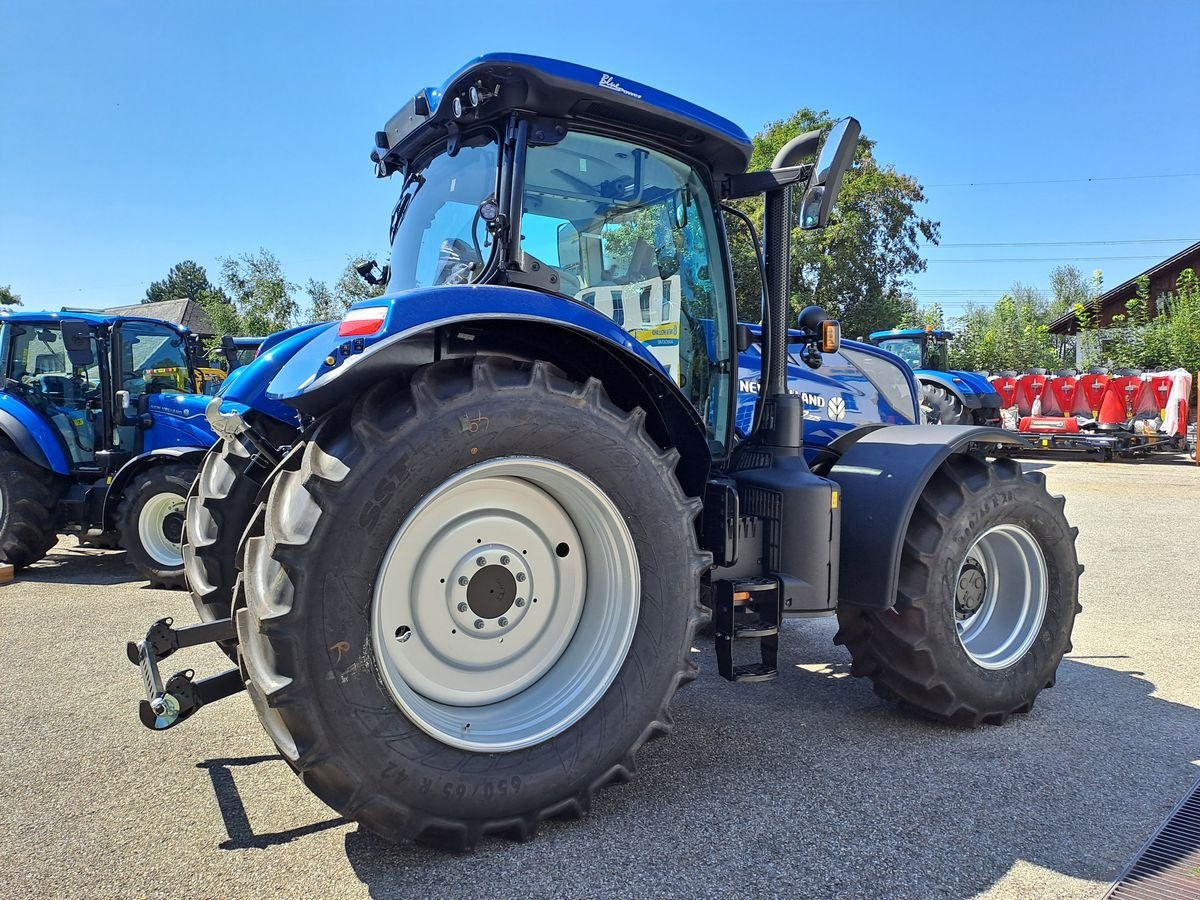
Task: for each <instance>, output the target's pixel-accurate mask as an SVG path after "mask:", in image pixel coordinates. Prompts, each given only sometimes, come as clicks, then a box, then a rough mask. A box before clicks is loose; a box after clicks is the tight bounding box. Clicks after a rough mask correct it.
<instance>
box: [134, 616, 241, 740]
mask: <svg viewBox="0 0 1200 900" xmlns="http://www.w3.org/2000/svg"><path fill="white" fill-rule="evenodd" d="M236 636H237V631H236V629H235V627H234V624H233V620H232V619H217V620H216V621H215V622H205V623H203V624H200V625H185V626H183V627H182V628H174V627H173V620H171V619H170V618H167V619H159V620H158V621H157V622H155V623H154V624H153V625H151V626H150V629H149V630H148V631H147V632H146V637H145V638H143V639H142V640H140V641H129V642H128V643H127V644H126V645H125V655H126V656H128V657H129V661H130V662H131V663H133V664H134V665H135V666H137V667H138V668H140V669H141V670H142V682H143V683H144V684H145V687H146V699H145V700H142V701H139V703H138V718H139V719H141V722H142V724H143V725H145V726H146V727H147V728H149V729H150V730H152V731H164V730H166V729H167V728H171V727H172V726H174V725H178V724H179V723H180V722H182V721H183V720H184V719H187V718H189V717H190V716H191V715H192V714H193V713H195V712H196V710H198V709H199V708H200V707H202V706H204V705H205V704H208V703H212V702H214V701H216V700H221V699H223V698H224V697H228V696H231V695H232V694H236V693H238V692H239V691H242V690H245V687H246V686H245V684H244V683H243V681H242V674H241V672H240V671H239V670H238V669H237V667H236V666H235V667H233V668H230V669H227V670H226V671H224V672H222V673H221V674H219V675H213V676H211V677H209V678H202V679H200V680H199V681H196V680H195V677H196V673H195V671H193V670H192V669H184V670H183V671H181V672H176V673H175V674H174V675H172V676H171V677H170V678H169V679H167V682H166V684H165V685H164V684H163V680H162V675H161V674H160V673H159V670H158V664H159V663H160V662H162V661H163V660H164V659H166V658H167V657H168V656H170V655H171V654H172V653H174V652H175V651H176V650H179V649H181V648H183V647H195V646H198V645H200V644H210V643H215V642H217V641H228V640H233V639H234V638H235V637H236Z"/></svg>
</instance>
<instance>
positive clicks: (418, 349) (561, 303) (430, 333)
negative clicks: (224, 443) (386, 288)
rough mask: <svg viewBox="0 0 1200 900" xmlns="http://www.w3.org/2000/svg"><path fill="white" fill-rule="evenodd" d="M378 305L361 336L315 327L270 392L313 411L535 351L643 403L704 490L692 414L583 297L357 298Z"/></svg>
mask: <svg viewBox="0 0 1200 900" xmlns="http://www.w3.org/2000/svg"><path fill="white" fill-rule="evenodd" d="M378 307H383V308H384V309H385V310H386V313H385V315H386V318H385V320H384V324H383V327H382V328H381V329H380V330H379V331H378V332H377V333H376V334H373V335H370V336H363V337H360V338H357V339H356V338H355V337H353V336H351V337H345V336H339V335H338V326H337V325H336V324H335V325H330V326H327V327H324V328H321V329H319V330H317V331H316V332H314V334H313V337H312V339H311V340H309V341H308V342H307V343H305V344H304V346H302V347H299V348H298V349H297V351H296V353H295V355H294V356H293V358H292V359H291V360H290V361H288V362H287V363H286V364H285V365H284V366H283V367H282V368H281V369H280V371H279V373H278V375H276V377H275V378H274V379H272V381H271V383H270V385H269V387H268V388H267V395H268V396H269V397H271V398H272V399H274V400H277V401H279V402H285V403H287V404H288V405H289V406H293V407H295V408H296V409H298V410H299V411H300V412H302V413H304V414H306V415H313V416H319V415H321V414H323V413H325V412H327V411H328V410H330V409H332V408H333V407H335V406H337V405H338V404H339V403H341V402H342V401H343V400H344V399H345V398H347V397H354V396H357V395H359V394H360V393H361V392H362V391H363V390H365V389H366V387H368V386H369V385H371V384H373V383H375V382H377V381H379V380H381V379H385V378H390V377H395V376H396V375H398V374H401V373H403V372H404V371H406V370H409V369H412V368H414V367H416V366H420V365H427V364H429V363H432V362H434V361H436V360H438V359H443V358H446V357H447V356H470V355H480V356H483V355H498V356H509V357H512V358H515V359H523V360H533V359H541V360H544V361H546V362H550V363H553V364H554V365H556V366H558V367H559V368H560V369H562V370H563V371H564V372H565V373H566V374H567V375H568V376H569V377H571V378H574V379H576V380H579V381H583V380H586V379H587V378H589V377H595V378H597V379H598V380H600V381H601V382H603V384H604V386H605V389H606V390H607V391H608V393H609V396H610V397H611V398H612V399H613V401H614V402H616V403H617V404H618V405H620V406H622V407H623V408H625V409H631V408H633V407H634V406H638V407H641V408H642V409H644V410H645V411H646V413H647V422H646V428H647V430H648V432H649V434H650V436H651V437H652V438H653V439H654V440H655V441H656V442H658V443H659V444H660V446H663V447H667V446H673V447H676V448H677V449H678V450H679V452H680V455H681V457H682V458H683V460H682V462H681V463H680V466H679V468H678V469H677V474H678V476H679V478H680V483H681V484H682V485H683V488H684V490H685V491H687V492H688V493H689V494H692V495H698V494H700V493H702V492H703V487H704V482H705V480H706V478H707V473H708V469H709V466H710V464H711V461H712V457H711V451H710V447H709V443H708V438H707V431H706V428H705V424H704V422H703V420H702V419H701V418H700V415H699V413H698V412H697V411H696V409H695V408H694V407H693V406H692V405H691V403H690V402H689V401H688V400H687V398H686V397H685V396H684V395H683V393H682V391H680V389H679V387H678V386H677V385H676V383H675V382H674V380H673V379H672V378H671V376H670V375H668V374H667V372H666V370H665V369H664V368H663V366H662V365H661V364H660V363H659V361H658V360H657V359H656V358H655V357H654V355H653V354H652V353H651V352H650V351H649V350H648V349H647V348H646V347H645V346H643V345H642V344H641V343H639V342H638V341H636V340H635V339H634V338H633V337H632V336H631V335H630V334H629V333H628V332H627V331H625V329H624V328H622V327H621V326H620V325H617V324H616V323H615V322H613V321H612V320H611V319H609V318H608V317H607V316H604V315H601V314H600V313H598V312H596V311H595V310H593V309H591V308H590V307H588V306H585V305H583V304H581V303H576V302H574V301H571V300H568V299H565V298H563V297H555V296H552V295H548V294H542V293H537V292H534V291H529V290H522V289H518V288H508V287H497V286H483V285H481V286H474V287H438V288H428V289H422V290H414V291H406V292H404V293H402V294H399V295H396V296H392V297H381V298H379V299H377V300H372V301H368V302H366V303H361V304H356V305H355V307H354V309H369V308H378Z"/></svg>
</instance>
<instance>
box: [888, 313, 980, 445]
mask: <svg viewBox="0 0 1200 900" xmlns="http://www.w3.org/2000/svg"><path fill="white" fill-rule="evenodd" d="M953 337H954V332H952V331H946V330H945V329H942V328H893V329H892V330H891V331H876V332H872V334H871V336H870V340H871V343H873V344H875V345H876V346H878V347H881V348H882V349H884V350H887V351H888V352H889V353H894V354H896V355H897V356H899V357H900V358H901V359H903V360H904V361H905V362H906V363H908V364H909V366H911V367H912V369H913V371H914V372H915V373H916V376H917V381H918V382H919V384H920V389H921V411H922V413H923V414H924V417H925V421H927V422H928V423H930V424H931V425H999V424H1000V395H999V394H998V393H996V391H995V389H994V388H993V387H992V385H991V383H990V382H989V381H988V380H987V378H986V377H985V376H983V375H979V374H977V373H975V372H960V371H956V370H952V369H951V368H950V364H949V362H948V360H947V355H948V354H947V351H948V349H949V344H950V340H951V339H952V338H953Z"/></svg>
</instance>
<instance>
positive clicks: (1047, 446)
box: [992, 371, 1192, 459]
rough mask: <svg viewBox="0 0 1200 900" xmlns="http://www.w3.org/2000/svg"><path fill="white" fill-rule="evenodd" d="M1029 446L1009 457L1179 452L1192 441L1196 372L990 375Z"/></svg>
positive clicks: (1115, 456) (1141, 454) (1104, 457)
mask: <svg viewBox="0 0 1200 900" xmlns="http://www.w3.org/2000/svg"><path fill="white" fill-rule="evenodd" d="M992 386H993V387H994V388H995V389H996V391H997V393H999V394H1000V397H1001V398H1002V401H1003V402H1004V404H1005V408H1006V409H1015V412H1016V416H1015V417H1011V416H1010V418H1009V419H1008V420H1007V421H1015V424H1016V430H1017V431H1018V432H1020V433H1021V434H1022V435H1023V436H1024V437H1025V438H1026V440H1028V441H1029V446H1028V447H1026V448H1021V449H1012V450H1010V451H1009V452H1008V455H1011V456H1021V455H1032V454H1035V453H1044V452H1050V453H1070V454H1079V455H1086V456H1094V457H1097V458H1100V459H1114V458H1130V457H1137V456H1146V455H1148V454H1150V453H1153V452H1156V451H1176V452H1177V451H1181V450H1185V449H1186V448H1187V443H1188V438H1187V435H1188V431H1187V427H1188V416H1189V412H1190V410H1189V404H1188V400H1189V398H1190V396H1191V393H1192V377H1191V375H1190V374H1189V373H1186V372H1183V371H1175V372H1164V373H1154V374H1144V375H1143V374H1139V373H1126V374H1117V375H1108V374H1105V373H1100V372H1090V373H1088V374H1086V375H1069V374H1061V375H1057V376H1047V375H1045V374H1043V373H1028V374H1025V375H1020V376H1014V375H1002V376H999V377H997V378H993V379H992Z"/></svg>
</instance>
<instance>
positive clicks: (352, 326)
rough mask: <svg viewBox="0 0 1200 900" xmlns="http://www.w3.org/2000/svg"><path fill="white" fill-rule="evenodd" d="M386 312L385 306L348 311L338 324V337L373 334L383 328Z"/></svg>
mask: <svg viewBox="0 0 1200 900" xmlns="http://www.w3.org/2000/svg"><path fill="white" fill-rule="evenodd" d="M387 312H388V310H387V307H386V306H369V307H367V308H366V309H352V310H350V312H348V313H346V315H345V317H343V319H342V321H341V322H340V323H339V324H338V337H363V336H364V335H368V334H374V333H375V332H377V331H378V330H379V329H381V328H382V327H383V320H384V319H386V318H387Z"/></svg>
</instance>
